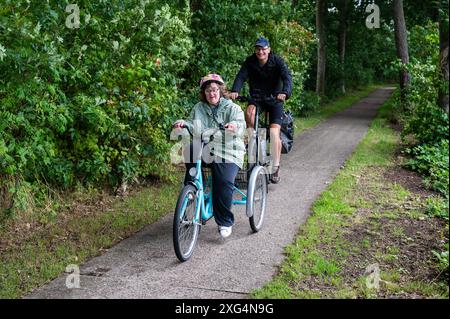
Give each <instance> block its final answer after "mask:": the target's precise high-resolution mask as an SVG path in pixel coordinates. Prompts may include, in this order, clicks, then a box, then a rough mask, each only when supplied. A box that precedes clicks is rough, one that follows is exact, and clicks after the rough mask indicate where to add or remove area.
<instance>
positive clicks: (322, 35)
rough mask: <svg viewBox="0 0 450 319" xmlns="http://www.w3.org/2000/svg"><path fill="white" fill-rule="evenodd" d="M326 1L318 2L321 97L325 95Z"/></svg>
mask: <svg viewBox="0 0 450 319" xmlns="http://www.w3.org/2000/svg"><path fill="white" fill-rule="evenodd" d="M325 2H326V0H317V2H316V32H317V37H318V39H319V43H318V45H317V81H316V93H317V94H318V95H319V96H323V95H325V63H326V55H325V23H324V20H325V8H326V5H325Z"/></svg>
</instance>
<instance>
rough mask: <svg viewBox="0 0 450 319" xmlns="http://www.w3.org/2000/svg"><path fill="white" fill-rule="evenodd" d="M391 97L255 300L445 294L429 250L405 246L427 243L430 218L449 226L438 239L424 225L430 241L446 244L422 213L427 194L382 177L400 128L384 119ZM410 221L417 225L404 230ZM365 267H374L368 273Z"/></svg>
mask: <svg viewBox="0 0 450 319" xmlns="http://www.w3.org/2000/svg"><path fill="white" fill-rule="evenodd" d="M391 103H392V100H391V99H389V100H388V101H387V102H385V104H384V105H383V106H382V108H381V109H380V112H379V115H378V116H377V118H376V119H375V120H374V121H373V123H372V124H371V126H370V129H369V131H368V133H367V134H366V136H365V137H364V139H363V140H362V141H361V143H360V144H359V145H358V147H357V148H356V150H355V151H354V153H353V154H352V156H351V157H350V158H349V159H348V160H347V161H346V163H345V167H344V169H343V170H341V172H340V173H339V174H338V176H337V177H336V179H335V180H334V181H333V183H332V184H331V185H329V187H328V188H327V190H326V191H325V192H324V193H322V194H321V196H320V197H319V198H318V199H317V200H316V202H315V203H314V204H313V207H312V214H311V216H310V217H309V218H308V220H307V221H306V222H305V223H304V224H303V225H302V226H301V228H300V232H299V234H298V236H297V238H296V239H295V241H294V243H292V244H291V245H289V246H287V247H286V249H285V253H286V258H285V261H284V262H283V263H282V264H281V266H280V268H279V271H278V275H277V276H275V277H274V278H273V280H272V281H271V282H269V283H267V284H266V285H265V286H264V287H262V288H260V289H256V290H254V291H253V292H252V293H251V297H252V298H289V299H293V298H302V299H303V298H388V297H396V298H448V283H447V282H445V278H444V281H443V280H442V278H438V277H436V276H435V275H436V272H437V271H436V269H435V268H436V267H437V266H436V264H437V262H436V259H433V256H432V252H431V250H430V249H429V248H426V247H425V248H424V250H425V255H423V256H420V257H415V256H414V253H416V252H417V250H411V248H409V247H413V245H416V246H418V247H421V245H425V244H426V242H427V241H426V240H424V239H423V238H422V237H421V236H422V233H421V231H422V229H423V228H420V227H423V225H428V223H429V224H430V225H432V226H433V227H434V225H437V226H436V227H438V228H439V232H440V233H441V234H445V232H447V237H445V235H441V238H439V234H435V232H436V230H435V228H433V227H431V226H430V227H429V228H426V229H425V230H427V231H428V233H431V234H432V235H434V238H432V239H428V241H430V242H434V241H435V242H439V239H442V240H446V241H447V242H448V226H447V227H445V226H443V225H442V223H440V222H439V220H437V219H432V218H430V217H426V216H427V215H426V209H427V208H426V203H427V199H423V198H418V197H417V196H415V195H413V194H411V193H410V192H409V191H408V190H406V189H404V188H403V187H402V186H400V185H398V184H396V183H389V182H388V181H386V179H385V178H383V172H384V171H386V170H389V169H392V167H394V166H395V165H398V163H397V164H396V160H395V151H396V149H397V147H398V144H399V142H400V138H399V134H398V133H396V132H394V131H393V130H392V129H390V127H389V125H388V123H387V120H386V119H385V118H386V115H387V114H388V112H389V109H390V107H391ZM428 201H430V200H428ZM425 223H426V224H425ZM411 224H413V225H414V226H415V227H417V229H414V228H412V230H409V233H407V230H406V229H405V227H411ZM418 234H419V235H418ZM408 249H409V250H408ZM414 258H417V259H414ZM370 265H372V266H373V265H377V267H379V272H378V273H376V274H368V273H366V271H367V269H368V268H367V267H369V266H370ZM447 269H448V268H447ZM430 274H431V275H432V278H431V279H430ZM370 276H375V277H376V278H378V279H377V280H379V286H378V288H376V289H375V288H372V286H371V285H369V284H368V279H370V278H371V277H370ZM375 277H374V278H375ZM416 277H421V278H416ZM355 278H356V279H355Z"/></svg>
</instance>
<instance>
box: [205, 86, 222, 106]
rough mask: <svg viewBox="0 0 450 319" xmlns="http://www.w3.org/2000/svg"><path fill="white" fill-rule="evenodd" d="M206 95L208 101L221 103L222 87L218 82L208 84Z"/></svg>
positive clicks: (212, 103) (214, 103)
mask: <svg viewBox="0 0 450 319" xmlns="http://www.w3.org/2000/svg"><path fill="white" fill-rule="evenodd" d="M205 97H206V101H208V103H209V104H211V105H217V104H219V100H220V88H219V85H218V84H217V83H214V82H212V83H211V84H208V85H207V86H206V88H205Z"/></svg>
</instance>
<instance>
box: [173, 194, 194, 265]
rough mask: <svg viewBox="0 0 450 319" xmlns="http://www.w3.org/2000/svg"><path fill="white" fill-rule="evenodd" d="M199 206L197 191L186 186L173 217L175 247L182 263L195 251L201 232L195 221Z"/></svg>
mask: <svg viewBox="0 0 450 319" xmlns="http://www.w3.org/2000/svg"><path fill="white" fill-rule="evenodd" d="M197 205H198V197H197V189H196V188H195V187H194V186H193V185H186V186H185V187H184V188H183V189H182V191H181V193H180V196H179V197H178V202H177V206H176V208H175V215H174V217H173V246H174V248H175V254H176V255H177V258H178V259H179V260H180V261H186V260H188V259H189V258H190V257H191V256H192V254H193V252H194V249H195V245H196V243H197V238H198V234H199V232H200V224H199V221H195V213H196V210H197Z"/></svg>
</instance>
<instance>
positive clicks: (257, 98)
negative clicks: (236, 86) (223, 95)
mask: <svg viewBox="0 0 450 319" xmlns="http://www.w3.org/2000/svg"><path fill="white" fill-rule="evenodd" d="M236 100H238V101H239V102H250V101H255V102H273V101H275V100H277V98H276V97H274V96H273V95H267V96H243V95H239V96H238V97H237V98H236Z"/></svg>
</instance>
